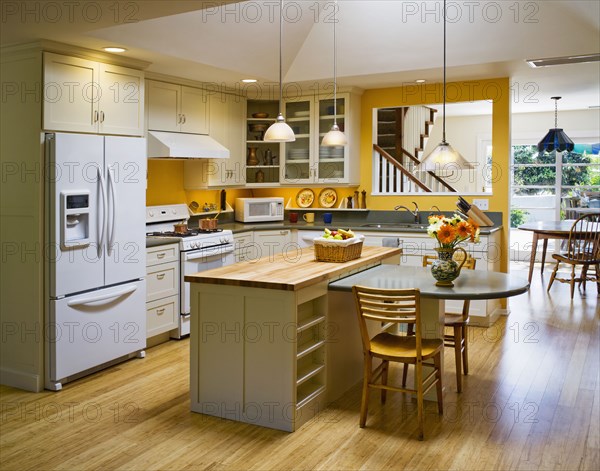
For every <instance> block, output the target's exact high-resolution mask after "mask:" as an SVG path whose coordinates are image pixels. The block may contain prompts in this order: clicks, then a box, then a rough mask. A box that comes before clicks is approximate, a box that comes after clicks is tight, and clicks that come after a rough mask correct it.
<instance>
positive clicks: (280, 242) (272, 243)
mask: <svg viewBox="0 0 600 471" xmlns="http://www.w3.org/2000/svg"><path fill="white" fill-rule="evenodd" d="M254 244H255V245H256V249H257V250H258V255H259V257H260V258H261V259H267V260H269V259H270V258H272V257H273V256H274V255H276V254H278V253H282V252H287V251H288V250H295V248H296V247H295V244H292V231H291V230H290V229H276V230H266V231H254Z"/></svg>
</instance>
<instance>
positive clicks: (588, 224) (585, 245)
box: [567, 213, 600, 263]
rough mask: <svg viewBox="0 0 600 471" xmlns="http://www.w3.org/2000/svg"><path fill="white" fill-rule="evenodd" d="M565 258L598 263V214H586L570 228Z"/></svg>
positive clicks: (599, 236)
mask: <svg viewBox="0 0 600 471" xmlns="http://www.w3.org/2000/svg"><path fill="white" fill-rule="evenodd" d="M567 247H568V251H567V258H569V259H571V260H576V261H581V262H589V263H594V262H598V261H600V213H598V214H586V215H584V216H581V217H580V218H579V219H577V220H576V221H575V222H574V223H573V225H572V226H571V230H570V232H569V240H568V243H567Z"/></svg>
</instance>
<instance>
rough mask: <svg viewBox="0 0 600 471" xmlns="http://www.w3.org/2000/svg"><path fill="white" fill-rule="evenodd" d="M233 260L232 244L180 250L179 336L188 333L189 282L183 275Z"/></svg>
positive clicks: (232, 261) (226, 263) (220, 265)
mask: <svg viewBox="0 0 600 471" xmlns="http://www.w3.org/2000/svg"><path fill="white" fill-rule="evenodd" d="M234 261H235V259H234V255H233V244H225V245H219V246H218V247H209V248H202V249H199V250H190V251H188V252H181V282H180V290H179V296H180V298H179V305H180V306H181V316H180V319H179V327H180V329H179V330H180V331H179V336H180V337H181V336H182V335H187V334H189V333H190V326H189V322H190V284H189V283H188V282H186V281H184V277H185V276H186V275H192V274H194V273H198V272H200V271H206V270H211V269H212V268H219V267H224V266H226V265H231V264H232V263H234Z"/></svg>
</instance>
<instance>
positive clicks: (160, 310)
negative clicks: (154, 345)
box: [146, 296, 179, 337]
mask: <svg viewBox="0 0 600 471" xmlns="http://www.w3.org/2000/svg"><path fill="white" fill-rule="evenodd" d="M178 315H179V299H178V297H177V296H169V297H168V298H164V299H159V300H158V301H152V302H149V303H146V337H152V336H154V335H158V334H162V333H163V332H166V331H168V330H171V329H175V328H177V316H178Z"/></svg>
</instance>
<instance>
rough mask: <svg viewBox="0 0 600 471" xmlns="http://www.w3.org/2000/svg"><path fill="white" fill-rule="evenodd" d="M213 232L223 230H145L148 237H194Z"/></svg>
mask: <svg viewBox="0 0 600 471" xmlns="http://www.w3.org/2000/svg"><path fill="white" fill-rule="evenodd" d="M215 232H223V229H192V230H189V231H187V232H184V233H181V232H175V231H164V232H147V233H146V236H150V237H181V238H184V237H194V236H197V235H200V234H212V233H215Z"/></svg>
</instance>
